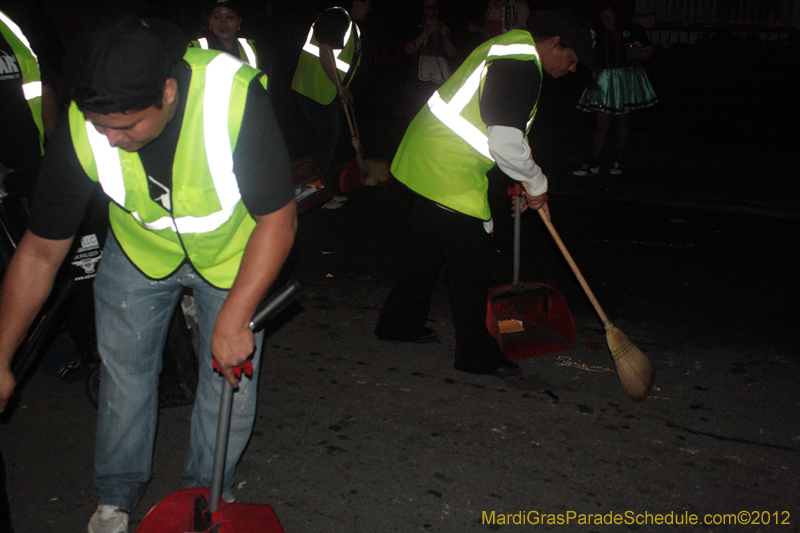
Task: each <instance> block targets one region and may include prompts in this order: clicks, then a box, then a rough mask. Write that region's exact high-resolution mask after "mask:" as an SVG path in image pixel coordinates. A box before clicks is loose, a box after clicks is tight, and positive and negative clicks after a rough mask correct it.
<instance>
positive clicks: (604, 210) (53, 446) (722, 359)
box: [0, 186, 800, 533]
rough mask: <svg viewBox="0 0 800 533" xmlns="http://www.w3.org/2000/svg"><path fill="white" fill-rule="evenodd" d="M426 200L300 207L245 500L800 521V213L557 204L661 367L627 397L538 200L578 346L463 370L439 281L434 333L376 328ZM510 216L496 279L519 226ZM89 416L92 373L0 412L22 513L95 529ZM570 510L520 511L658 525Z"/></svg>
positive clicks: (314, 520) (581, 250)
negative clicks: (647, 393) (798, 328)
mask: <svg viewBox="0 0 800 533" xmlns="http://www.w3.org/2000/svg"><path fill="white" fill-rule="evenodd" d="M409 200H410V197H409V195H408V194H407V193H405V191H404V190H403V189H401V188H400V187H399V186H392V187H387V188H383V189H377V188H363V189H358V190H355V191H353V193H352V194H351V198H350V201H349V202H348V204H347V206H346V207H345V208H343V209H341V210H338V211H326V210H322V209H317V210H313V211H310V212H308V213H306V214H304V215H303V218H302V220H301V228H300V233H299V238H298V243H297V253H296V255H295V260H294V268H295V269H296V270H295V275H296V277H297V279H299V280H300V281H301V283H302V284H303V285H304V286H305V292H304V294H303V295H302V298H301V308H298V309H296V310H295V314H294V316H291V317H290V318H289V317H287V320H286V322H285V323H284V324H283V325H282V326H281V327H280V328H279V330H278V331H277V332H275V333H274V334H273V336H272V337H271V338H270V340H269V342H268V346H269V348H268V352H267V355H266V357H267V359H266V361H267V362H266V363H265V365H264V367H263V370H262V373H261V398H260V407H259V417H258V421H257V425H256V431H255V434H254V436H253V440H252V442H251V444H250V447H249V448H248V451H247V453H246V455H245V458H244V460H243V462H242V464H241V466H240V468H239V476H238V480H237V481H238V485H237V491H236V497H237V499H238V500H239V501H243V502H252V503H269V504H271V505H273V506H274V507H275V509H276V512H277V513H278V516H279V517H280V518H281V520H282V522H283V525H284V527H285V529H286V531H287V532H292V533H301V532H302V533H306V532H308V533H310V532H326V533H331V532H334V533H335V532H342V533H351V532H352V531H382V532H383V531H397V532H407V531H441V532H462V531H487V530H488V531H501V530H504V529H512V530H514V526H513V525H509V526H502V525H498V524H497V523H496V518H495V524H494V525H487V524H484V523H483V522H482V521H483V513H484V512H486V513H487V517H488V516H490V513H491V512H492V511H495V512H496V513H497V514H496V517H497V516H498V515H499V514H503V513H504V514H513V513H518V512H524V513H527V512H528V511H537V512H539V513H568V512H570V511H574V512H575V513H577V514H579V515H580V514H596V513H600V514H607V513H609V512H612V513H618V514H621V515H623V516H624V513H625V512H628V511H630V512H631V513H633V516H634V518H635V517H636V516H639V515H640V514H641V513H651V514H667V513H670V512H673V513H674V514H676V515H677V514H679V513H693V514H696V515H698V516H699V517H701V519H702V517H703V515H705V514H707V513H708V514H713V513H738V512H739V511H766V512H768V514H769V516H770V517H773V518H774V517H775V516H777V517H778V518H780V519H781V520H786V521H787V522H789V523H790V524H791V525H789V526H788V527H787V526H783V527H780V528H776V527H775V526H774V524H773V525H767V526H756V525H751V526H748V527H746V528H732V527H731V526H708V527H702V529H701V530H705V531H722V532H724V531H734V530H736V531H749V532H761V531H765V532H766V531H800V525H799V524H800V522H798V516H800V515H798V513H800V509H798V507H797V501H798V500H797V482H796V472H797V468H798V466H799V465H800V457H798V453H799V452H800V433H798V428H797V424H796V420H797V419H798V414H799V413H798V407H799V406H800V397H799V396H798V390H800V389H799V388H798V363H799V362H800V361H798V357H797V349H796V344H795V342H796V341H795V335H794V334H793V328H792V326H794V325H795V324H796V323H797V318H798V317H797V311H796V306H794V305H792V304H793V303H794V297H795V296H796V294H797V281H796V279H795V278H794V276H792V275H791V274H792V273H793V272H792V271H790V269H793V266H792V263H791V261H790V260H789V257H790V255H789V253H790V249H791V248H792V246H791V243H792V242H794V241H795V240H796V239H797V229H798V228H797V221H796V220H795V219H792V220H787V219H785V218H781V217H769V216H756V215H751V214H735V213H729V212H726V211H719V210H711V209H694V208H684V207H670V206H653V205H650V204H642V203H641V202H639V201H633V202H619V201H609V200H603V199H602V198H600V197H585V196H574V195H561V194H554V195H553V199H552V210H553V216H554V223H555V224H556V227H557V228H558V229H559V231H560V233H561V235H562V238H563V239H564V241H565V242H566V243H567V246H568V247H569V248H570V249H571V252H572V254H573V256H574V257H575V260H576V262H577V263H578V265H579V266H580V267H581V268H582V270H583V271H584V275H585V276H586V278H587V280H588V281H589V283H590V285H591V286H592V287H593V289H594V291H595V293H596V294H597V297H598V299H599V300H600V302H601V304H603V306H604V308H605V310H606V312H607V314H608V315H609V316H610V317H611V318H612V320H614V321H615V323H616V324H617V325H618V326H619V327H620V328H621V329H622V330H623V331H624V332H625V333H626V334H627V335H628V336H629V337H630V338H631V340H632V341H633V342H634V343H635V344H636V345H637V346H638V347H639V348H640V349H641V350H642V351H643V352H645V353H646V354H647V355H648V356H649V357H650V358H651V360H652V361H653V364H654V365H655V367H656V369H657V370H656V372H657V373H656V386H655V388H654V390H653V393H652V396H651V397H650V398H648V399H647V400H645V401H643V402H641V403H633V402H631V401H630V400H628V399H627V398H626V397H625V395H624V394H623V392H622V390H621V387H620V384H619V381H618V380H617V378H616V377H615V376H614V372H613V363H612V361H611V358H610V355H609V354H608V352H607V350H606V348H605V342H604V335H603V332H602V329H601V327H600V323H599V321H598V320H597V318H596V317H595V316H594V314H593V312H592V310H591V308H590V306H589V305H588V302H587V301H586V298H585V297H584V296H583V295H582V293H581V292H580V288H579V287H578V286H577V284H576V283H575V281H574V280H573V279H572V277H571V274H570V273H569V271H568V270H567V267H566V265H565V264H564V262H563V260H560V257H559V256H558V255H557V254H558V252H557V250H556V249H555V248H554V247H553V246H552V244H551V242H550V241H549V240H548V239H549V236H547V235H545V233H544V232H543V231H542V228H541V223H540V222H539V221H538V220H537V219H536V218H535V217H533V216H530V215H526V216H525V219H524V222H523V235H524V244H523V255H524V258H523V267H522V274H521V278H522V279H523V280H536V281H543V282H546V283H549V284H551V285H553V286H554V287H556V288H557V289H558V290H559V291H560V292H562V293H563V294H564V296H565V297H566V299H567V302H568V305H569V307H570V309H571V311H572V314H573V318H574V320H575V323H576V329H577V336H578V342H577V347H576V348H575V349H573V350H570V351H567V352H562V353H560V354H552V355H549V356H545V357H541V358H536V359H531V360H525V361H523V362H522V367H523V369H524V371H525V373H524V375H523V376H521V377H517V378H512V379H508V380H505V381H504V380H500V379H497V378H492V377H481V376H471V375H466V374H462V373H459V372H456V371H454V370H452V368H451V365H452V349H453V338H452V326H451V320H450V315H449V304H448V300H447V293H446V287H445V286H444V283H443V281H444V280H442V281H441V282H440V284H439V285H438V286H437V289H436V293H435V299H434V306H433V309H432V312H431V326H432V327H434V328H436V329H437V330H438V331H439V333H440V340H439V341H438V342H436V343H434V344H431V345H425V346H422V345H404V344H399V343H382V342H379V341H377V340H375V338H374V336H373V335H372V333H371V329H372V326H373V324H374V321H375V319H376V316H377V312H378V309H379V307H380V305H381V303H382V299H383V298H384V297H385V295H386V294H387V292H388V290H389V289H390V287H391V283H392V280H393V279H394V278H395V276H396V275H397V274H398V272H399V269H400V264H401V261H402V255H403V250H404V248H405V246H404V236H403V226H404V223H405V220H406V212H407V207H408V203H409ZM496 212H497V211H496ZM498 218H499V220H498V228H497V232H496V236H495V238H496V239H497V250H498V252H497V256H496V265H497V268H496V279H495V281H496V283H497V284H502V283H506V282H507V281H508V280H509V279H510V261H511V260H510V247H511V240H510V237H509V234H510V223H509V221H508V220H507V219H506V220H502V219H500V217H498ZM331 228H335V231H332V230H331ZM189 412H190V407H188V406H187V407H178V408H172V409H164V410H162V411H161V421H160V427H159V436H158V443H157V446H156V459H155V466H154V478H153V481H152V482H151V487H150V489H149V491H148V493H147V495H146V497H145V500H144V502H143V503H142V505H141V507H140V508H139V509H137V510H136V511H135V512H134V513H133V515H132V520H133V523H137V522H138V521H139V520H141V518H142V517H143V516H144V514H145V512H146V510H147V509H148V508H149V507H151V506H152V505H154V504H155V503H157V502H158V501H159V500H160V499H161V498H163V497H164V496H166V495H167V494H169V493H171V492H173V491H175V490H177V489H178V488H179V472H180V468H181V464H182V458H183V451H184V445H185V441H186V437H187V431H188V417H189ZM94 416H95V413H94V409H93V408H92V407H91V405H90V404H89V402H88V401H87V399H86V396H85V394H84V390H83V386H82V385H81V384H66V383H63V382H61V381H59V380H57V379H56V378H52V377H48V376H44V375H37V376H36V377H35V378H34V379H33V380H32V381H31V382H30V383H29V385H28V387H27V388H26V390H25V392H24V397H23V403H22V406H21V407H20V409H19V410H18V411H17V412H16V414H15V416H14V418H13V420H12V421H11V423H10V424H8V425H5V426H2V427H0V438H1V439H2V443H3V444H2V452H3V457H4V459H5V463H6V468H7V471H8V490H9V493H10V503H11V508H12V518H13V520H14V525H15V527H16V530H17V531H18V532H19V533H26V532H34V531H36V532H40V531H76V532H77V531H82V530H83V528H84V527H85V522H86V520H87V519H88V516H89V515H90V514H91V512H92V510H93V508H94V506H95V504H96V496H95V492H94V489H93V486H92V446H93V430H94ZM784 513H786V514H784ZM531 516H533V515H531ZM764 516H767V515H764ZM575 520H577V519H575ZM575 520H573V521H572V522H571V525H569V526H560V527H559V528H558V529H554V528H547V527H541V526H536V525H528V526H525V527H519V526H518V527H517V528H516V529H517V530H522V531H537V530H545V531H555V530H559V531H560V530H562V529H563V530H565V531H608V530H623V529H622V528H626V529H628V530H633V531H656V530H657V529H656V528H654V526H641V525H640V526H636V525H635V523H634V525H631V526H630V527H626V526H625V525H620V526H610V527H609V526H605V527H595V528H592V527H586V526H583V525H577V522H575ZM679 529H680V530H681V531H690V529H685V528H679Z"/></svg>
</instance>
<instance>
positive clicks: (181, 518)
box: [136, 282, 300, 533]
mask: <svg viewBox="0 0 800 533" xmlns="http://www.w3.org/2000/svg"><path fill="white" fill-rule="evenodd" d="M299 290H300V285H299V284H298V283H297V282H292V283H290V284H288V285H287V286H286V287H284V288H283V289H281V290H280V291H278V292H277V293H276V294H275V296H273V297H272V298H271V299H270V300H269V301H268V302H267V303H266V304H265V305H264V306H263V307H261V308H260V309H259V311H258V312H257V313H256V316H255V317H253V321H252V322H250V328H251V329H252V330H253V331H258V330H259V329H262V328H263V327H264V324H265V323H266V322H267V321H268V320H269V319H270V318H272V317H273V316H275V315H276V314H278V313H279V312H280V311H281V310H282V309H283V308H284V307H285V306H286V305H287V304H288V303H289V302H291V301H292V299H293V298H294V296H295V295H296V294H297V292H298V291H299ZM252 369H253V367H252V365H251V364H250V362H249V361H248V362H247V363H246V364H245V365H244V366H242V367H240V368H239V369H238V372H237V375H238V376H239V377H241V374H242V372H243V373H245V374H248V375H249V373H252ZM232 407H233V387H232V386H231V384H230V383H228V381H227V380H223V385H222V398H221V403H220V409H219V421H218V426H217V441H216V444H215V447H214V470H213V473H212V476H211V488H210V489H207V488H205V487H198V488H191V489H184V490H181V491H178V492H176V493H174V494H172V495H170V496H167V497H166V498H164V499H163V500H161V501H160V502H158V504H156V506H155V507H153V508H152V509H150V512H149V513H147V516H145V517H144V520H142V523H141V524H139V527H138V528H137V529H136V533H195V532H208V533H256V532H258V533H284V531H283V527H281V523H280V522H279V521H278V516H277V515H276V514H275V511H274V510H273V509H272V507H271V506H269V505H257V504H248V503H225V502H223V501H222V498H221V496H222V478H223V474H224V471H225V454H226V453H227V451H228V432H229V430H230V423H231V408H232Z"/></svg>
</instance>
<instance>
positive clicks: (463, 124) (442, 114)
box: [428, 44, 539, 161]
mask: <svg viewBox="0 0 800 533" xmlns="http://www.w3.org/2000/svg"><path fill="white" fill-rule="evenodd" d="M521 54H530V55H534V56H536V57H537V58H538V57H539V54H538V52H537V51H536V47H535V46H531V45H529V44H507V45H499V44H495V45H492V47H491V48H490V49H489V55H488V56H487V59H488V60H489V61H491V60H492V59H494V58H497V57H504V56H510V55H521ZM485 69H486V61H481V63H480V64H479V65H478V66H477V67H476V68H475V70H474V71H472V74H470V75H469V77H468V78H467V79H466V81H465V82H464V84H463V85H462V86H461V87H460V88H459V89H458V91H457V92H456V94H454V95H453V97H452V98H450V101H449V102H445V101H444V99H443V98H442V97H441V95H440V94H439V91H436V92H435V93H433V96H431V97H430V99H429V100H428V107H429V108H430V110H431V113H433V114H434V116H436V118H438V119H439V120H441V121H442V123H443V124H444V125H445V126H447V127H448V128H450V129H451V130H452V131H453V133H455V134H456V135H458V136H459V137H461V138H462V139H464V140H465V141H466V142H467V144H469V145H470V146H472V147H473V148H475V149H476V150H477V151H478V152H480V154H481V155H483V156H484V157H486V158H488V159H490V160H492V161H494V158H492V155H491V154H490V153H489V137H488V136H487V135H486V134H484V133H483V132H482V131H481V130H480V129H478V127H476V126H475V125H473V124H471V123H470V122H469V121H468V120H467V119H465V118H464V117H462V116H461V112H462V111H463V110H464V108H465V107H467V104H469V103H470V102H471V101H472V99H473V97H474V96H475V93H476V92H478V89H479V88H480V86H481V80H482V79H483V76H485V75H486V72H485ZM531 122H533V117H531V118H530V120H529V121H528V124H527V127H530V125H531Z"/></svg>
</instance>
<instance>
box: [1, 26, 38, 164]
mask: <svg viewBox="0 0 800 533" xmlns="http://www.w3.org/2000/svg"><path fill="white" fill-rule="evenodd" d="M0 33H2V34H3V37H5V39H6V41H7V42H8V44H9V45H10V46H11V50H13V51H14V55H15V56H16V58H17V65H18V66H19V69H20V74H21V75H22V76H21V77H22V93H23V94H24V95H25V100H27V102H28V107H30V109H31V118H33V121H34V123H36V127H37V128H38V129H39V148H40V151H41V153H44V123H43V122H42V78H41V74H40V73H39V62H38V58H37V57H36V54H35V53H34V52H33V49H32V48H31V45H30V43H29V42H28V39H26V38H25V35H24V34H23V33H22V30H20V28H19V26H17V25H16V24H15V23H14V22H13V21H12V20H11V19H10V18H8V15H6V14H5V13H3V12H2V11H0Z"/></svg>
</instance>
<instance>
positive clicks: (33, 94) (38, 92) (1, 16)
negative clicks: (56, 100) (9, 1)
mask: <svg viewBox="0 0 800 533" xmlns="http://www.w3.org/2000/svg"><path fill="white" fill-rule="evenodd" d="M0 22H2V23H3V24H5V25H6V26H7V27H8V29H9V30H11V33H13V34H14V35H15V36H16V38H17V39H19V40H20V41H21V42H22V44H23V45H25V48H27V49H28V52H30V53H31V55H32V56H33V58H34V59H35V60H36V61H37V62H38V61H39V58H38V57H37V56H36V53H35V52H34V51H33V48H31V43H29V42H28V39H27V38H26V37H25V34H24V33H22V30H21V29H20V28H19V26H17V25H16V24H15V23H14V21H12V20H11V19H10V18H8V16H7V15H6V14H5V13H3V12H2V11H0ZM22 93H23V94H24V95H25V100H33V99H34V98H39V97H41V96H42V82H41V81H38V80H37V81H29V82H27V83H23V84H22Z"/></svg>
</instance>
